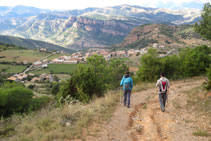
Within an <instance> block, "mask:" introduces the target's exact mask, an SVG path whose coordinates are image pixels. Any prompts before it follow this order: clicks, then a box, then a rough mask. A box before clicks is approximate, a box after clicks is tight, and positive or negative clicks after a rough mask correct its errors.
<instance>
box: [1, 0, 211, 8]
mask: <svg viewBox="0 0 211 141" xmlns="http://www.w3.org/2000/svg"><path fill="white" fill-rule="evenodd" d="M206 2H211V0H0V6H16V5H24V6H33V7H37V8H42V9H52V10H72V9H84V8H88V7H108V6H116V5H122V4H128V5H138V6H143V7H152V8H171V9H178V8H196V9H202V7H203V4H204V3H206Z"/></svg>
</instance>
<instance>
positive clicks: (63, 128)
mask: <svg viewBox="0 0 211 141" xmlns="http://www.w3.org/2000/svg"><path fill="white" fill-rule="evenodd" d="M152 86H154V85H152V84H141V85H140V84H139V85H137V86H135V88H134V89H135V91H136V92H137V91H141V90H146V89H148V88H151V87H152ZM119 94H120V91H119V90H116V91H110V92H108V93H107V94H106V95H105V97H102V98H97V99H95V100H93V101H91V102H90V103H89V104H82V103H74V104H70V103H66V104H65V105H63V106H62V107H60V108H58V107H54V106H52V105H49V106H47V107H45V108H43V109H41V110H40V111H37V112H33V113H30V114H28V115H13V116H12V117H10V118H8V119H2V120H1V121H0V125H1V126H0V127H1V128H0V140H5V141H6V140H11V141H13V140H14V141H22V140H24V141H31V140H42V141H51V140H73V139H81V140H83V139H85V138H86V136H94V137H95V136H97V133H98V132H99V131H100V129H102V125H104V124H105V123H106V122H109V121H110V119H111V117H112V114H113V112H114V111H115V108H116V107H117V105H118V103H119ZM96 125H97V126H96ZM93 126H94V127H93Z"/></svg>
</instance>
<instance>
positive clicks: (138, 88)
mask: <svg viewBox="0 0 211 141" xmlns="http://www.w3.org/2000/svg"><path fill="white" fill-rule="evenodd" d="M150 88H155V83H146V82H143V83H138V84H136V85H135V86H134V88H133V92H139V91H143V90H147V89H150Z"/></svg>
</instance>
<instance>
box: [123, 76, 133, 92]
mask: <svg viewBox="0 0 211 141" xmlns="http://www.w3.org/2000/svg"><path fill="white" fill-rule="evenodd" d="M130 83H131V82H130V79H129V77H128V78H125V81H124V84H123V86H124V89H125V90H130V89H131V84H130Z"/></svg>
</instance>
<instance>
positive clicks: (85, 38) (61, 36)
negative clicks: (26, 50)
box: [0, 5, 200, 49]
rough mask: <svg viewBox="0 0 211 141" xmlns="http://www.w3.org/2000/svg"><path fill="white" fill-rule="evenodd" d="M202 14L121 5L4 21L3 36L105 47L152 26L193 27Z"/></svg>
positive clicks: (69, 45) (1, 28)
mask: <svg viewBox="0 0 211 141" xmlns="http://www.w3.org/2000/svg"><path fill="white" fill-rule="evenodd" d="M199 18H200V11H199V10H191V9H188V10H169V9H156V8H145V7H139V6H130V5H121V6H114V7H105V8H87V9H84V10H70V11H60V12H58V11H54V12H50V13H42V14H38V15H36V16H32V17H29V18H23V19H20V18H19V19H18V20H17V19H1V20H0V34H2V35H15V36H19V37H23V38H31V39H36V40H42V41H47V42H50V43H54V44H58V45H62V46H66V47H70V48H76V49H79V48H84V47H105V46H110V45H112V44H117V43H121V42H122V41H123V39H124V38H125V37H126V36H127V34H128V33H129V32H130V31H131V30H132V29H133V28H134V27H136V26H139V25H142V24H150V23H158V24H160V23H165V24H190V23H194V22H195V21H197V20H198V19H199Z"/></svg>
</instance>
